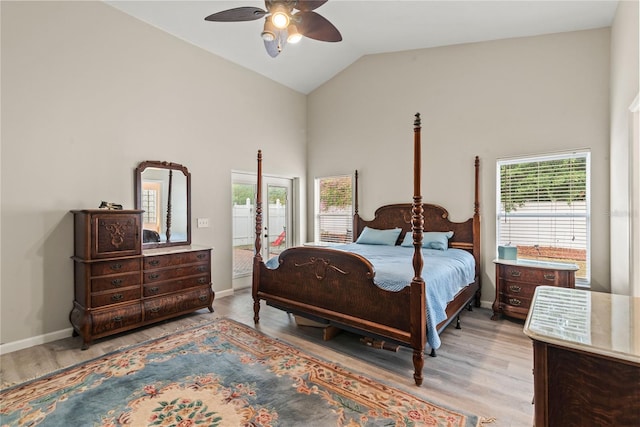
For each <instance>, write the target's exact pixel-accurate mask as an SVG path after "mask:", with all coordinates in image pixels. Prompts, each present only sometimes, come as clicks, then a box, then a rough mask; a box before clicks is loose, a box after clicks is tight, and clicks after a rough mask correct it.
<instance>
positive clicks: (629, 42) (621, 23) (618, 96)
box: [610, 1, 640, 295]
mask: <svg viewBox="0 0 640 427" xmlns="http://www.w3.org/2000/svg"><path fill="white" fill-rule="evenodd" d="M639 19H640V18H639V16H638V1H621V2H619V3H618V9H617V10H616V15H615V18H614V22H613V25H612V27H611V106H610V108H611V113H610V114H611V148H610V151H611V172H612V173H611V201H610V204H611V292H613V293H617V294H623V295H629V294H633V293H634V292H632V288H633V287H634V286H635V289H636V293H635V294H636V295H640V283H635V284H634V283H633V280H632V273H633V270H632V269H633V268H636V269H637V268H640V267H638V265H640V259H638V252H636V253H635V254H633V252H632V251H631V239H630V236H631V217H632V215H631V211H632V209H631V198H630V197H629V196H630V188H631V187H630V185H629V184H630V181H631V179H630V178H631V176H632V174H631V171H633V170H634V168H635V170H637V169H638V168H640V162H638V160H637V154H636V157H635V158H636V161H635V164H632V163H631V162H630V159H633V158H634V156H632V153H633V152H634V151H633V150H632V148H633V147H632V145H631V140H632V138H631V132H629V130H630V128H631V112H630V111H629V107H630V106H631V103H632V102H633V100H634V99H635V98H636V96H638V76H639V75H640V73H639V71H638V20H639ZM637 144H638V142H637V140H636V145H637ZM636 153H637V151H636ZM635 191H636V196H635V197H636V199H637V198H638V197H639V196H638V194H637V191H638V189H637V188H636V189H635ZM637 215H638V213H637V212H636V221H638V219H637V218H638V217H637ZM638 225H640V224H639V223H636V227H637V226H638ZM636 232H637V231H636ZM636 244H637V243H636ZM632 257H635V259H633V258H632Z"/></svg>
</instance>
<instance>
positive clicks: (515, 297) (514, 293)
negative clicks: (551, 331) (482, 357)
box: [491, 259, 578, 320]
mask: <svg viewBox="0 0 640 427" xmlns="http://www.w3.org/2000/svg"><path fill="white" fill-rule="evenodd" d="M493 262H494V263H495V264H496V299H495V301H494V302H493V306H492V308H493V316H491V320H497V319H498V317H499V314H500V313H502V314H504V315H507V316H510V317H516V318H518V319H526V318H527V314H528V313H529V307H530V306H531V299H532V298H533V293H534V292H535V290H536V288H537V287H538V286H541V285H547V286H558V287H563V288H575V273H576V271H577V270H578V266H577V265H575V264H568V263H559V262H545V261H532V260H515V261H514V260H506V259H496V260H494V261H493Z"/></svg>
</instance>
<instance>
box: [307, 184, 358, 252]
mask: <svg viewBox="0 0 640 427" xmlns="http://www.w3.org/2000/svg"><path fill="white" fill-rule="evenodd" d="M352 182H353V179H352V176H351V175H340V176H329V177H324V178H316V189H315V194H316V206H315V211H316V212H315V214H316V224H315V240H316V241H319V242H334V243H350V242H352V241H353V185H352Z"/></svg>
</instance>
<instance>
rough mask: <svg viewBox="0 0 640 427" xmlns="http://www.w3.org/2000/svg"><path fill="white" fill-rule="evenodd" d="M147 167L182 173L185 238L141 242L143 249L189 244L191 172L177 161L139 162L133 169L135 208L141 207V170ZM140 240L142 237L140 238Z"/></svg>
mask: <svg viewBox="0 0 640 427" xmlns="http://www.w3.org/2000/svg"><path fill="white" fill-rule="evenodd" d="M147 168H157V169H168V170H172V171H179V172H181V173H183V174H184V175H185V177H186V179H187V189H186V192H187V200H186V203H187V240H181V241H179V242H172V241H171V238H169V241H168V242H159V243H156V242H151V243H142V248H143V249H148V248H162V247H166V246H189V245H191V173H190V172H189V170H188V169H187V168H186V166H183V165H180V164H178V163H172V162H163V161H158V160H146V161H143V162H140V164H139V165H138V167H137V168H136V170H135V182H136V185H135V203H136V209H142V172H144V170H145V169H147ZM141 240H142V239H141Z"/></svg>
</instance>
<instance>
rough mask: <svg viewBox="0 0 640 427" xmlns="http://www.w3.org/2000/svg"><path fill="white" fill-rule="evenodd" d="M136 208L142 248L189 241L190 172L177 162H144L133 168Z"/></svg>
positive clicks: (188, 242)
mask: <svg viewBox="0 0 640 427" xmlns="http://www.w3.org/2000/svg"><path fill="white" fill-rule="evenodd" d="M135 174H136V178H135V180H136V188H135V192H136V194H135V198H136V209H142V210H144V213H143V214H142V223H143V226H142V229H143V230H142V231H143V234H142V245H143V247H145V248H155V247H162V246H176V245H190V244H191V174H190V173H189V171H188V170H187V168H186V167H184V166H182V165H179V164H177V163H169V162H160V161H151V160H149V161H144V162H142V163H140V164H139V165H138V167H137V168H136V172H135Z"/></svg>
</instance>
